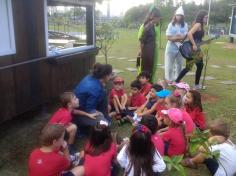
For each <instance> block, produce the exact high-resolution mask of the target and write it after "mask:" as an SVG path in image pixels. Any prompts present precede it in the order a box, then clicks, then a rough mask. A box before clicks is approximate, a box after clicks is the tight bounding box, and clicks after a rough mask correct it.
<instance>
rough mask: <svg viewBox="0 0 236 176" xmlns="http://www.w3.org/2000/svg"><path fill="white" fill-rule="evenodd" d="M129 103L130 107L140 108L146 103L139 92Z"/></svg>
mask: <svg viewBox="0 0 236 176" xmlns="http://www.w3.org/2000/svg"><path fill="white" fill-rule="evenodd" d="M130 102H131V103H130V106H131V107H140V106H142V105H143V104H144V103H145V102H146V97H145V96H144V95H143V94H141V93H140V92H139V93H137V94H135V95H132V96H131V98H130Z"/></svg>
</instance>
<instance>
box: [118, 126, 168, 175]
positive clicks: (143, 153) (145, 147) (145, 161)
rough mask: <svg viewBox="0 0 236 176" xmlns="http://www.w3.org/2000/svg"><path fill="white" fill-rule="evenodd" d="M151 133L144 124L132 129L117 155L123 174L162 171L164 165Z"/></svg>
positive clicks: (156, 172) (151, 173) (155, 173)
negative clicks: (123, 170) (127, 140)
mask: <svg viewBox="0 0 236 176" xmlns="http://www.w3.org/2000/svg"><path fill="white" fill-rule="evenodd" d="M151 135H152V133H151V131H150V130H149V129H148V128H147V127H146V126H144V125H138V126H137V127H135V128H134V129H133V132H132V134H131V136H130V140H129V142H128V144H126V145H125V146H124V147H123V148H122V149H121V151H120V152H119V154H118V155H117V160H118V162H119V164H120V166H121V167H122V168H125V174H124V175H126V176H141V175H142V176H143V175H145V176H156V175H159V174H160V173H162V172H164V170H165V168H166V165H165V163H164V161H163V158H162V156H161V155H160V154H159V152H158V151H157V150H156V149H155V146H154V144H153V143H152V140H151Z"/></svg>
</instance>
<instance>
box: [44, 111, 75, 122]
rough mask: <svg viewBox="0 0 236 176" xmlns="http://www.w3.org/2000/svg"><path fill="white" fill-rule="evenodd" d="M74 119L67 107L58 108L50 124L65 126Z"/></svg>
mask: <svg viewBox="0 0 236 176" xmlns="http://www.w3.org/2000/svg"><path fill="white" fill-rule="evenodd" d="M71 120H72V116H71V112H70V111H68V109H66V108H60V109H58V110H57V111H56V112H55V113H54V114H53V115H52V118H51V119H50V120H49V123H50V124H58V123H59V124H62V125H64V126H66V125H69V123H70V122H71Z"/></svg>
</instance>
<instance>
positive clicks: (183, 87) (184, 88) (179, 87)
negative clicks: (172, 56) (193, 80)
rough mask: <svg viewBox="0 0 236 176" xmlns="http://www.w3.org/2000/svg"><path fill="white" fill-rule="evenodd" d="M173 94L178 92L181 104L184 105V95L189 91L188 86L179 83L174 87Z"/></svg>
mask: <svg viewBox="0 0 236 176" xmlns="http://www.w3.org/2000/svg"><path fill="white" fill-rule="evenodd" d="M175 87H176V89H175V92H178V93H179V94H180V96H181V103H182V104H184V99H185V96H186V93H187V92H188V91H189V90H190V86H189V85H188V83H186V82H180V83H177V84H176V85H175Z"/></svg>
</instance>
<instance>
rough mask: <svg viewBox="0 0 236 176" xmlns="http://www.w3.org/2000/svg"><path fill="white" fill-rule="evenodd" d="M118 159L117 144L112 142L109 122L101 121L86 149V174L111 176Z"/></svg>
mask: <svg viewBox="0 0 236 176" xmlns="http://www.w3.org/2000/svg"><path fill="white" fill-rule="evenodd" d="M115 157H116V144H115V143H113V141H112V136H111V131H110V129H109V127H108V124H107V122H105V121H100V122H99V123H98V124H97V125H96V126H94V127H93V129H92V132H91V135H90V137H89V140H88V142H87V144H86V145H85V147H84V172H85V175H86V176H98V175H99V176H110V175H111V166H112V163H113V161H114V159H115Z"/></svg>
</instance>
